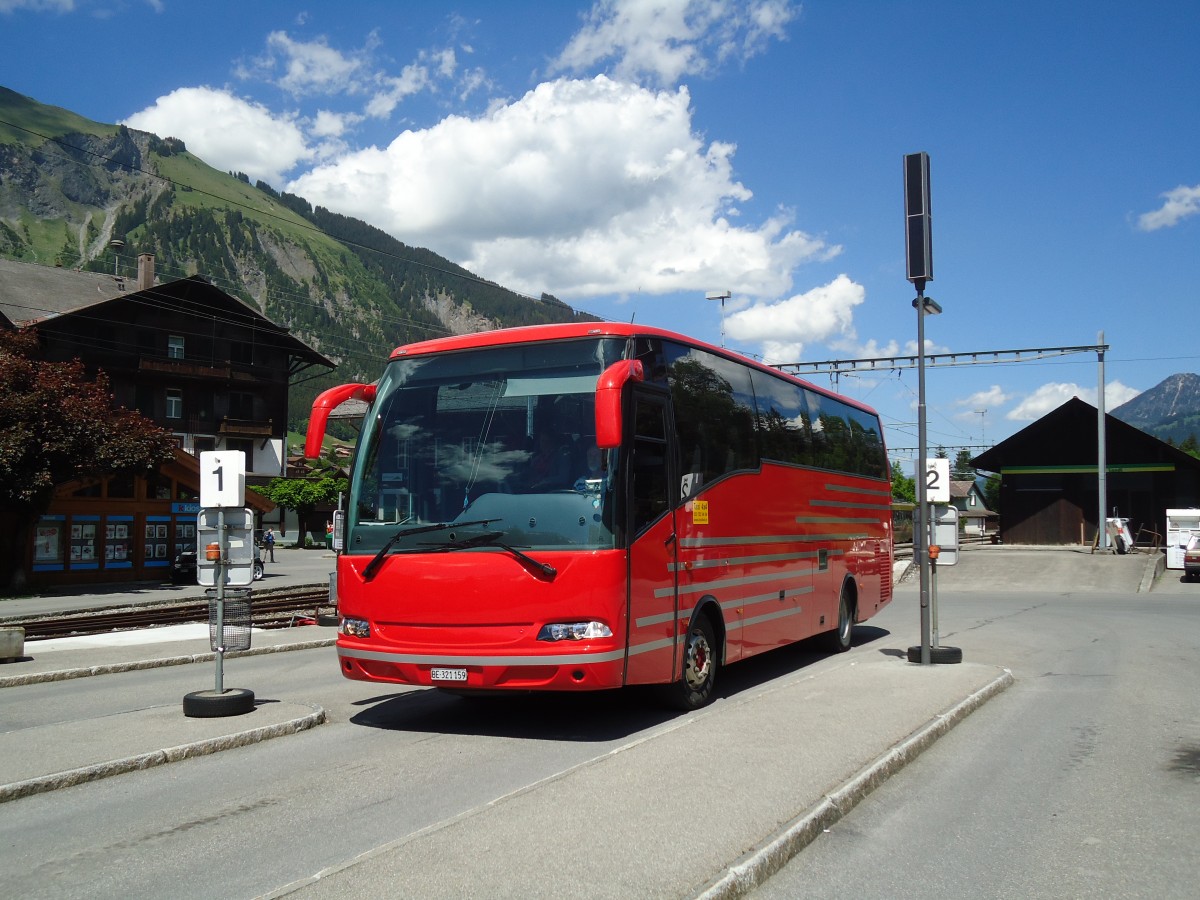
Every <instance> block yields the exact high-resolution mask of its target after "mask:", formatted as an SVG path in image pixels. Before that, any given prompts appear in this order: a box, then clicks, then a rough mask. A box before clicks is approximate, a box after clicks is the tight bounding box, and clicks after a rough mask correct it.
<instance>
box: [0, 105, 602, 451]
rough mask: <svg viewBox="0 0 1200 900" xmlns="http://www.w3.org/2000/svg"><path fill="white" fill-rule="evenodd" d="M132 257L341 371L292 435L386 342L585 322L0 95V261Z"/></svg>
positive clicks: (66, 115) (100, 127)
mask: <svg viewBox="0 0 1200 900" xmlns="http://www.w3.org/2000/svg"><path fill="white" fill-rule="evenodd" d="M114 242H122V243H114ZM141 253H153V254H154V256H155V270H156V271H157V272H158V273H159V277H160V278H163V279H174V278H184V277H187V276H189V275H195V274H201V275H204V276H205V277H207V278H209V279H210V280H211V281H212V282H213V283H214V284H215V285H217V286H218V287H220V288H221V289H222V290H224V291H226V292H227V293H229V294H231V295H233V296H236V297H238V298H240V299H241V300H243V301H245V302H247V303H249V304H251V305H253V306H255V307H257V308H258V309H260V310H261V311H262V312H263V313H264V315H266V316H268V317H269V318H270V319H272V320H273V321H275V322H277V323H279V324H281V325H285V326H287V327H288V328H290V329H291V331H292V333H293V334H294V335H295V336H296V337H298V338H300V339H301V340H303V341H305V342H306V343H308V344H309V345H311V346H313V347H314V348H316V349H318V350H320V351H321V352H322V353H323V354H325V355H326V356H328V357H329V358H331V359H333V360H335V361H336V362H338V364H339V369H338V371H337V372H336V373H335V374H332V375H327V376H319V377H317V378H313V379H311V380H308V381H305V382H302V383H300V384H297V385H296V386H295V387H294V389H293V390H292V392H291V395H292V396H291V401H290V406H291V408H290V410H289V416H288V418H289V427H291V428H294V429H299V428H301V427H302V424H303V423H304V422H305V421H307V419H308V412H309V409H310V407H311V403H312V398H313V397H314V396H316V394H317V393H318V392H319V391H321V390H323V389H324V388H325V387H328V386H330V385H332V384H338V383H342V382H346V381H354V380H374V379H375V378H377V377H378V376H379V372H380V369H381V367H382V365H383V362H384V360H386V359H387V356H388V354H389V353H390V352H391V351H392V349H393V348H394V347H396V346H397V345H398V344H403V343H408V342H410V341H415V340H424V339H426V338H431V337H439V336H443V335H445V334H447V333H456V334H461V333H464V332H468V331H481V330H487V329H491V328H498V327H506V326H511V325H534V324H541V323H548V322H569V321H575V320H592V319H593V318H594V317H592V316H588V315H585V314H581V313H576V312H575V311H574V310H573V309H571V307H569V306H568V305H566V304H565V303H563V302H561V301H560V300H558V299H556V298H554V297H552V296H550V295H548V294H543V295H542V297H541V298H540V299H534V298H531V297H526V296H524V295H521V294H517V293H515V292H513V291H510V290H507V289H505V288H503V287H501V286H500V285H498V284H495V283H493V282H489V281H486V280H484V279H482V278H480V277H479V276H477V275H474V274H473V273H471V272H469V271H467V270H466V269H464V268H462V267H461V266H458V265H456V264H455V263H453V262H451V261H450V260H448V259H445V258H444V257H441V256H439V255H438V254H437V253H435V252H433V251H432V250H427V249H423V248H420V247H410V246H407V245H406V244H404V243H402V242H400V241H398V240H396V239H395V238H393V237H391V236H390V235H388V234H386V233H385V232H383V231H381V230H380V229H378V228H375V227H373V226H371V225H368V224H367V223H365V222H362V221H360V220H358V219H353V218H350V217H347V216H342V215H338V214H337V213H334V212H331V211H330V210H327V209H325V208H323V207H320V206H318V207H315V208H314V207H312V206H311V205H310V204H309V203H308V201H306V200H305V199H304V198H303V197H298V196H296V195H293V194H288V193H280V192H277V191H276V190H275V189H273V188H272V187H271V186H270V185H268V184H266V183H264V182H262V181H259V182H257V183H256V184H254V185H252V184H250V179H249V178H248V177H247V176H246V175H244V174H242V173H236V172H234V173H224V172H219V171H217V170H216V169H213V168H212V167H210V166H208V165H207V164H206V163H205V162H204V161H203V160H201V159H200V158H198V157H196V156H194V155H193V154H191V153H189V152H188V150H187V147H186V146H185V145H184V143H183V141H180V140H178V139H176V138H173V137H170V136H167V137H160V136H158V135H154V134H150V133H147V132H142V131H136V130H133V129H130V128H126V127H125V126H123V125H106V124H103V123H99V122H93V121H91V120H89V119H85V118H83V117H82V116H79V115H76V114H75V113H73V112H70V111H68V110H65V109H60V108H58V107H52V106H46V105H44V104H41V103H38V102H37V101H36V100H33V99H31V98H29V97H25V96H22V95H21V94H18V93H16V92H14V91H11V90H8V89H6V88H3V87H0V257H6V258H9V259H18V260H23V261H26V262H34V263H41V264H44V265H61V266H70V267H74V268H82V269H86V270H90V271H104V272H110V271H117V270H118V269H119V270H120V271H124V272H126V273H128V274H129V275H131V276H132V275H134V274H135V272H136V260H137V257H138V255H139V254H141Z"/></svg>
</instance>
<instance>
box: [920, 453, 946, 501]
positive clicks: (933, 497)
mask: <svg viewBox="0 0 1200 900" xmlns="http://www.w3.org/2000/svg"><path fill="white" fill-rule="evenodd" d="M925 502H926V503H949V502H950V460H948V459H927V460H925Z"/></svg>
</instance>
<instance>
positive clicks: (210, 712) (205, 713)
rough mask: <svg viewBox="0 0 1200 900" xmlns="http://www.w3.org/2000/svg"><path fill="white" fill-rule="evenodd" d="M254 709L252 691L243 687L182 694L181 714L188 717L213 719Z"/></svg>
mask: <svg viewBox="0 0 1200 900" xmlns="http://www.w3.org/2000/svg"><path fill="white" fill-rule="evenodd" d="M253 709H254V691H250V690H246V689H245V688H226V689H225V690H224V691H222V692H221V693H219V694H218V693H217V692H216V691H193V692H192V693H190V694H184V695H183V714H184V715H185V716H187V717H188V718H190V719H215V718H219V717H222V716H240V715H242V714H244V713H248V712H250V711H251V710H253Z"/></svg>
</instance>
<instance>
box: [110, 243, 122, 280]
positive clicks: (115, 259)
mask: <svg viewBox="0 0 1200 900" xmlns="http://www.w3.org/2000/svg"><path fill="white" fill-rule="evenodd" d="M108 246H110V247H112V252H113V275H114V276H116V274H117V265H118V264H119V263H120V261H121V257H120V256H119V255H118V254H120V252H121V251H122V250H123V249H125V242H124V241H123V240H121V239H120V238H113V239H112V240H111V241H109V242H108Z"/></svg>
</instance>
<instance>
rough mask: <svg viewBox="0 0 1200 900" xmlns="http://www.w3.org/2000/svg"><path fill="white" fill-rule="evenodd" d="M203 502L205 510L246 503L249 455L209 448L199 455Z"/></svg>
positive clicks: (201, 498) (239, 505)
mask: <svg viewBox="0 0 1200 900" xmlns="http://www.w3.org/2000/svg"><path fill="white" fill-rule="evenodd" d="M200 505H201V506H202V507H204V508H205V509H215V508H217V507H221V506H232V507H238V508H241V507H243V506H245V505H246V454H245V453H243V452H242V451H241V450H206V451H204V452H202V453H201V454H200Z"/></svg>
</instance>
